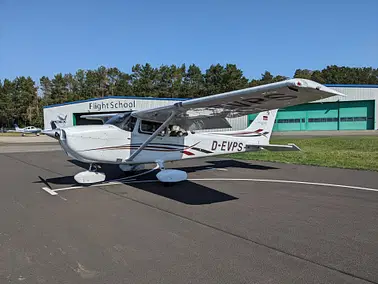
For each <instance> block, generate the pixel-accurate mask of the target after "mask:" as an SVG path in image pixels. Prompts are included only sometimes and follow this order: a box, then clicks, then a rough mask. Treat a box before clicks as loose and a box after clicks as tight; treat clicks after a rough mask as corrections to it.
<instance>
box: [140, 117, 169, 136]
mask: <svg viewBox="0 0 378 284" xmlns="http://www.w3.org/2000/svg"><path fill="white" fill-rule="evenodd" d="M161 125H162V123H158V122H152V121H145V120H142V121H141V123H140V128H139V132H140V133H144V134H150V135H151V134H152V133H154V132H155V131H156V130H157V129H158V128H159V127H160V126H161ZM165 134H166V131H165V130H163V131H162V132H160V133H159V135H160V136H164V135H165Z"/></svg>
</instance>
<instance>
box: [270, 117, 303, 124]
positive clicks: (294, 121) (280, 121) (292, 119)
mask: <svg viewBox="0 0 378 284" xmlns="http://www.w3.org/2000/svg"><path fill="white" fill-rule="evenodd" d="M276 122H278V123H299V122H301V119H300V118H290V119H277V120H276ZM302 122H303V120H302Z"/></svg>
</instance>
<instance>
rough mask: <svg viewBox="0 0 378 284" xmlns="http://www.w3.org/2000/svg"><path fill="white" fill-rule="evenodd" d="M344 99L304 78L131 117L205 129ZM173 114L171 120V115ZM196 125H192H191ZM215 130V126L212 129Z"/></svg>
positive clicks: (144, 111)
mask: <svg viewBox="0 0 378 284" xmlns="http://www.w3.org/2000/svg"><path fill="white" fill-rule="evenodd" d="M335 95H339V96H345V95H343V94H341V93H339V92H337V91H335V90H332V89H330V88H328V87H326V86H324V85H321V84H319V83H316V82H314V81H311V80H307V79H290V80H285V81H281V82H277V83H271V84H266V85H263V86H257V87H252V88H246V89H242V90H237V91H231V92H227V93H223V94H217V95H212V96H208V97H203V98H196V99H191V100H187V101H183V102H178V103H175V104H172V105H168V106H163V107H157V108H152V109H146V110H139V111H134V112H133V113H132V115H133V116H135V117H139V118H141V119H144V120H151V121H156V122H161V123H163V122H165V121H166V120H167V119H168V118H169V119H171V123H173V124H177V125H179V126H181V127H182V128H184V129H187V130H195V129H204V128H201V127H202V126H201V125H205V122H206V121H207V120H209V119H213V123H211V125H212V126H213V125H214V124H215V125H216V124H217V123H219V124H220V125H222V124H224V121H225V118H233V117H240V116H244V115H247V114H253V113H258V112H261V111H266V110H271V109H279V108H285V107H289V106H294V105H299V104H304V103H308V102H311V101H316V100H320V99H324V98H328V97H331V96H335ZM173 112H175V115H174V117H173V118H172V117H171V114H172V113H173ZM195 121H196V122H197V123H194V122H195ZM212 128H216V127H212Z"/></svg>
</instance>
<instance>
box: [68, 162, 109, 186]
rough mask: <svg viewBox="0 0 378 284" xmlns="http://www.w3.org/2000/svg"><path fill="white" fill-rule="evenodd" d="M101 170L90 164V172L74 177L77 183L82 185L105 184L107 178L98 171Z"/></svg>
mask: <svg viewBox="0 0 378 284" xmlns="http://www.w3.org/2000/svg"><path fill="white" fill-rule="evenodd" d="M99 168H100V166H98V165H96V164H90V165H89V170H87V171H84V172H81V173H78V174H76V175H75V176H74V179H75V180H76V182H77V183H80V184H93V183H98V182H103V181H104V180H105V178H106V176H105V174H104V173H102V172H98V171H97V170H98V169H99Z"/></svg>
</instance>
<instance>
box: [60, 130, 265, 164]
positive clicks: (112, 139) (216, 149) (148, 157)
mask: <svg viewBox="0 0 378 284" xmlns="http://www.w3.org/2000/svg"><path fill="white" fill-rule="evenodd" d="M236 135H249V136H248V137H237V136H236ZM149 136H150V135H149V134H144V133H140V131H139V129H138V127H135V129H134V130H133V132H129V131H125V130H122V129H120V128H118V127H116V126H114V125H111V124H108V125H107V124H105V125H93V126H92V125H88V126H75V127H68V128H64V129H63V130H62V132H61V137H60V139H59V141H60V144H61V146H62V148H63V149H64V150H65V152H66V153H67V154H68V155H69V156H71V157H72V158H74V159H77V160H80V161H82V162H87V163H106V164H148V163H155V162H156V161H157V160H160V161H177V160H182V159H193V158H201V157H208V156H215V155H222V154H230V153H239V152H245V151H247V147H246V145H247V144H251V139H253V142H254V143H253V144H255V145H256V144H259V141H260V140H262V139H261V138H263V137H262V135H261V134H259V133H258V132H248V133H247V134H246V132H240V131H239V132H238V131H228V132H224V133H222V132H221V133H220V134H219V133H217V134H215V133H196V134H192V133H191V132H188V134H187V135H186V136H182V137H170V136H168V135H165V136H157V137H155V138H154V139H153V140H152V141H151V143H149V144H148V145H147V146H146V147H145V148H144V149H143V150H142V151H141V152H140V153H139V154H138V155H137V156H136V157H135V158H134V159H133V160H131V161H130V160H128V158H129V157H130V155H131V154H132V153H133V152H135V151H136V150H137V149H138V148H139V146H140V145H141V144H142V143H143V142H144V141H146V140H147V139H148V137H149ZM251 136H253V137H251ZM250 150H251V149H250ZM250 150H248V151H250Z"/></svg>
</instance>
